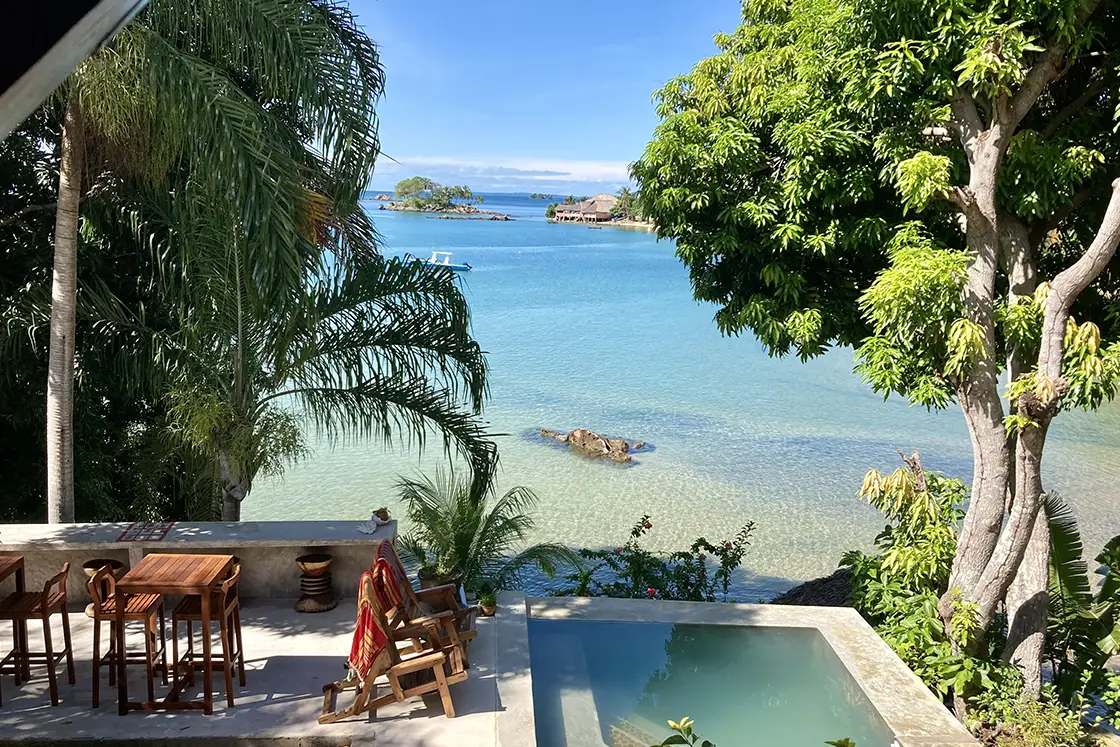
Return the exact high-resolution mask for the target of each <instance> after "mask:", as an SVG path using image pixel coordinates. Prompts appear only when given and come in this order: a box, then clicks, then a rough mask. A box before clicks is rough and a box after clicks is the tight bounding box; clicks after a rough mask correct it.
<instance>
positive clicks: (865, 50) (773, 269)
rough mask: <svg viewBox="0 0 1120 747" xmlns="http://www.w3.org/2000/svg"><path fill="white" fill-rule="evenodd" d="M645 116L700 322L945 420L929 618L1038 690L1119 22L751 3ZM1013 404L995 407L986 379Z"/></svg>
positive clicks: (986, 7) (1061, 0) (649, 170)
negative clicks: (962, 631)
mask: <svg viewBox="0 0 1120 747" xmlns="http://www.w3.org/2000/svg"><path fill="white" fill-rule="evenodd" d="M743 13H744V16H743V24H742V25H741V26H740V27H739V28H738V29H737V30H736V31H735V32H734V33H733V34H719V35H717V36H716V44H717V46H718V47H719V52H718V54H716V55H715V56H713V57H711V58H709V59H706V60H703V61H701V62H700V63H699V64H697V65H696V67H695V68H694V69H693V70H692V72H690V73H688V74H686V75H683V76H681V77H679V78H677V79H674V80H672V81H670V82H669V83H668V84H667V85H666V86H665V87H664V88H663V89H662V90H661V91H660V92H659V93H658V99H659V104H658V113H659V116H660V117H661V119H662V122H661V124H660V125H659V126H658V128H657V130H656V132H655V135H654V138H653V141H652V142H651V143H650V144H649V146H648V148H647V149H646V151H645V154H644V155H643V157H642V158H641V160H640V161H638V162H637V163H636V164H634V166H633V176H634V178H635V179H636V180H637V182H638V184H639V188H640V199H641V205H642V208H643V210H644V212H645V214H646V215H648V216H650V217H651V218H652V219H653V220H654V221H655V222H656V223H657V226H658V231H659V235H660V236H662V237H671V238H674V239H676V241H677V251H678V255H679V256H680V258H681V259H682V261H683V262H684V263H685V264H686V265H688V267H689V269H690V271H691V278H692V283H693V288H694V292H695V294H696V296H697V298H698V299H700V300H705V301H710V302H713V303H715V304H717V305H718V306H719V307H720V308H719V310H718V311H717V313H716V322H717V324H718V325H719V327H720V329H721V330H722V331H723V332H725V333H729V334H738V333H740V332H742V331H745V330H749V331H750V332H753V333H754V334H755V335H756V336H757V337H758V338H759V339H760V340H761V341H762V342H763V343H764V344H765V345H766V346H767V347H768V348H769V350H770V351H771V352H773V353H775V354H779V355H784V354H797V355H799V356H800V357H802V358H808V357H810V356H814V355H818V354H820V353H822V352H824V351H825V350H826V349H827V348H828V347H829V346H831V345H836V344H840V345H850V346H852V347H854V348H855V351H856V357H857V367H858V370H859V371H860V372H861V373H862V375H863V376H864V378H865V379H866V381H867V382H868V383H869V384H870V385H871V386H872V387H873V388H874V389H875V390H876V391H877V392H881V393H883V394H884V395H889V394H890V393H897V394H900V395H902V396H905V397H907V398H908V399H909V400H910V401H911V402H912V403H914V404H920V405H924V406H926V407H931V408H942V407H946V406H948V405H949V404H951V403H952V402H953V401H955V402H956V403H957V404H958V405H959V406H960V408H961V410H962V412H963V413H964V417H965V421H966V423H967V425H968V430H969V435H970V437H971V443H972V450H973V459H974V470H973V476H972V492H971V502H970V505H969V509H968V512H967V515H966V517H965V519H964V521H963V525H962V528H961V533H960V539H959V543H958V547H957V552H956V556H955V560H954V563H953V569H952V574H951V576H950V578H949V581H948V585H947V590H946V593H945V595H944V597H943V598H942V603H941V614H942V616H943V617H944V619H945V620H946V623H948V621H949V620H950V619H951V618H952V617H953V615H954V614H955V613H956V612H957V611H958V610H960V609H966V608H967V609H968V610H969V615H970V616H971V615H974V616H975V626H976V628H977V631H976V634H975V635H972V636H970V637H969V641H970V644H969V647H970V648H972V649H973V650H977V651H979V650H981V649H982V648H983V647H984V646H985V637H984V632H985V631H986V630H988V629H989V628H990V626H991V625H992V623H993V620H994V619H995V615H996V612H997V610H998V609H999V608H1000V606H1001V605H1002V604H1003V603H1004V602H1006V604H1007V611H1008V613H1009V617H1010V625H1009V641H1008V644H1007V649H1006V653H1005V655H1006V657H1007V658H1008V659H1009V660H1012V661H1015V662H1017V663H1018V664H1019V665H1020V666H1021V667H1022V668H1023V670H1024V675H1025V678H1026V683H1027V687H1028V690H1030V691H1032V692H1037V690H1038V687H1039V657H1040V653H1041V650H1042V638H1043V635H1044V631H1045V613H1046V578H1047V565H1048V558H1047V555H1048V539H1047V533H1046V522H1045V521H1038V520H1037V519H1038V516H1039V513H1040V507H1041V506H1042V503H1043V487H1042V473H1041V467H1042V456H1043V450H1044V446H1045V441H1046V434H1047V429H1048V427H1049V425H1050V423H1051V421H1052V420H1053V418H1054V417H1055V416H1056V415H1057V414H1058V413H1059V412H1061V411H1062V410H1065V409H1070V408H1073V407H1090V408H1091V407H1095V406H1097V405H1099V404H1100V403H1101V402H1102V400H1104V399H1106V398H1110V397H1112V396H1113V394H1114V393H1115V390H1116V385H1117V379H1118V372H1120V344H1117V343H1115V342H1113V343H1111V344H1109V343H1107V342H1106V340H1115V339H1117V336H1118V333H1120V329H1118V325H1117V316H1116V315H1115V313H1114V312H1115V311H1116V310H1117V308H1116V302H1115V299H1117V297H1118V296H1117V295H1116V291H1117V290H1118V288H1117V285H1116V279H1117V278H1116V272H1115V263H1114V262H1113V257H1114V254H1115V252H1116V247H1117V244H1118V243H1120V181H1113V180H1114V179H1116V177H1118V176H1120V153H1118V150H1117V145H1118V142H1120V141H1118V140H1117V138H1116V136H1115V132H1114V130H1115V127H1116V116H1117V113H1118V112H1117V108H1116V107H1117V103H1118V102H1120V79H1118V76H1117V70H1116V65H1117V56H1116V55H1117V49H1118V46H1120V44H1118V42H1120V23H1118V19H1117V17H1116V16H1117V9H1116V5H1115V4H1113V3H1109V2H1098V0H1041V1H1039V0H1034V1H1032V2H1020V1H1019V0H1009V1H1005V2H971V1H969V0H929V1H926V0H921V1H919V0H903V2H886V1H885V0H861V1H860V2H856V1H855V0H763V1H761V2H752V3H747V4H744V10H743ZM1004 371H1006V372H1007V376H1008V378H1009V380H1010V385H1009V386H1008V387H1007V388H1006V389H1003V390H1002V393H1001V386H1002V385H1001V380H1000V379H1001V374H1002V373H1003V372H1004Z"/></svg>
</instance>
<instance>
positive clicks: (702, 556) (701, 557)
mask: <svg viewBox="0 0 1120 747" xmlns="http://www.w3.org/2000/svg"><path fill="white" fill-rule="evenodd" d="M700 559H701V560H707V559H708V556H707V555H705V554H704V553H700Z"/></svg>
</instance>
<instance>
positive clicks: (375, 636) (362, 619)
mask: <svg viewBox="0 0 1120 747" xmlns="http://www.w3.org/2000/svg"><path fill="white" fill-rule="evenodd" d="M376 589H377V585H376V583H375V578H374V574H373V573H372V572H370V571H366V572H365V573H363V574H362V580H361V584H360V591H359V592H358V619H357V621H356V622H355V624H354V640H353V641H352V642H351V644H350V658H348V659H347V660H346V667H347V668H348V669H349V670H350V673H349V675H348V676H347V677H348V678H351V677H356V678H358V679H359V680H360V681H362V682H364V681H365V679H366V677H368V676H369V672H370V670H371V669H372V668H373V664H374V662H375V661H377V659H378V657H379V656H381V654H382V653H384V652H385V645H386V643H388V638H387V637H386V636H385V632H384V631H383V630H381V626H380V625H379V624H378V621H377V612H376V611H375V610H374V608H373V605H374V604H375V601H374V594H375V593H376Z"/></svg>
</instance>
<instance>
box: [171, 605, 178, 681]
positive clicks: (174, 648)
mask: <svg viewBox="0 0 1120 747" xmlns="http://www.w3.org/2000/svg"><path fill="white" fill-rule="evenodd" d="M171 665H172V666H174V667H175V680H174V681H175V683H178V682H179V619H178V618H177V617H175V615H174V614H172V615H171Z"/></svg>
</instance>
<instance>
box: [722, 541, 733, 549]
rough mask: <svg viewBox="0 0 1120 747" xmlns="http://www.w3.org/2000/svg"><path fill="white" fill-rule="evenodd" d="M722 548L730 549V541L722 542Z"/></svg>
mask: <svg viewBox="0 0 1120 747" xmlns="http://www.w3.org/2000/svg"><path fill="white" fill-rule="evenodd" d="M723 549H724V550H730V549H731V543H730V542H724V543H723Z"/></svg>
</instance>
